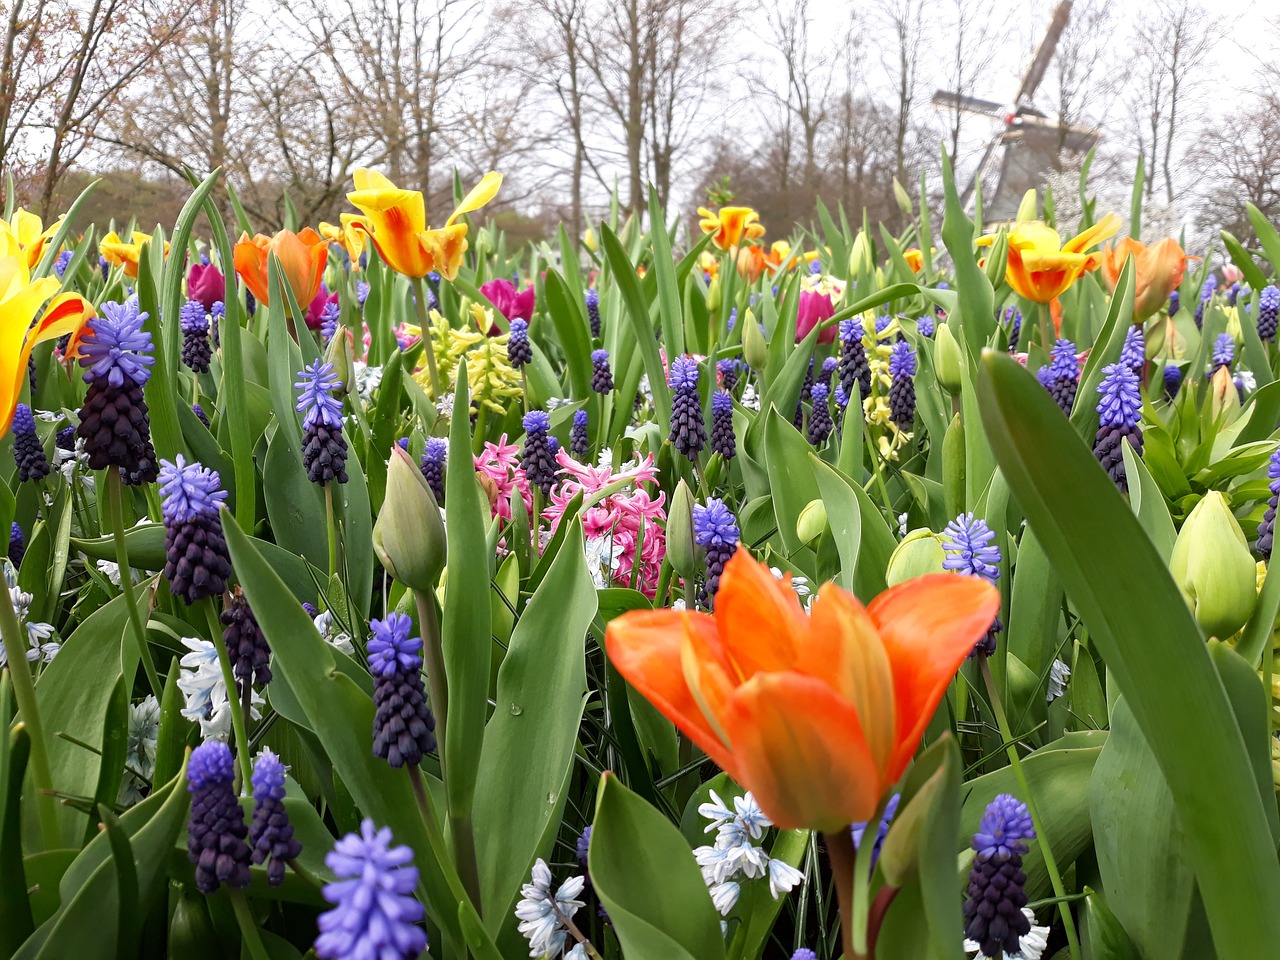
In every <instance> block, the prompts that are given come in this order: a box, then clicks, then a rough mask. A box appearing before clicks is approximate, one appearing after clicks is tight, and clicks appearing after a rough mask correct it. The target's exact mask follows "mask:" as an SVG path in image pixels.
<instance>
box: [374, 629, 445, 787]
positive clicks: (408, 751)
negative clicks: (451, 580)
mask: <svg viewBox="0 0 1280 960" xmlns="http://www.w3.org/2000/svg"><path fill="white" fill-rule="evenodd" d="M369 627H370V629H372V630H373V637H372V638H371V639H370V640H369V644H368V654H369V672H370V673H371V674H373V706H374V711H375V712H374V717H373V755H374V756H375V757H378V758H380V759H382V760H386V761H387V763H388V764H389V765H390V766H392V767H396V768H399V767H403V766H404V765H405V764H409V765H410V766H414V765H416V764H418V763H421V762H422V758H423V756H424V755H425V754H428V753H430V752H431V751H432V750H434V749H435V748H436V736H435V729H436V721H435V717H433V716H432V715H431V709H430V707H429V706H428V705H427V695H426V692H425V690H424V689H423V686H422V639H421V638H420V637H410V636H409V633H410V630H411V628H412V623H411V621H410V620H409V618H408V617H407V616H405V615H404V614H403V613H394V612H393V613H389V614H387V618H386V619H385V620H372V621H370V623H369Z"/></svg>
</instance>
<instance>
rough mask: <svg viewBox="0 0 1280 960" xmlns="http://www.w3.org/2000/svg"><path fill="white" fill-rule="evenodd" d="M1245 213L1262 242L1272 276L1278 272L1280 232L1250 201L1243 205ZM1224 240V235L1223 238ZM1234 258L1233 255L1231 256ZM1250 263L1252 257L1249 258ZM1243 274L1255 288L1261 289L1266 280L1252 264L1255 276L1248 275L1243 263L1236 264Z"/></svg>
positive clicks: (1279, 271) (1279, 265)
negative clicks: (1255, 272)
mask: <svg viewBox="0 0 1280 960" xmlns="http://www.w3.org/2000/svg"><path fill="white" fill-rule="evenodd" d="M1244 209H1245V213H1247V214H1248V215H1249V225H1250V226H1252V227H1253V232H1254V233H1256V234H1257V235H1258V243H1260V244H1262V249H1263V251H1264V252H1265V253H1266V255H1267V261H1268V262H1269V263H1270V264H1271V273H1272V276H1275V275H1278V274H1280V233H1277V232H1276V228H1275V227H1273V226H1272V225H1271V221H1270V220H1268V219H1267V215H1266V214H1265V213H1263V212H1262V211H1261V210H1259V209H1258V208H1257V207H1255V206H1254V205H1253V204H1252V203H1246V204H1245V205H1244ZM1223 239H1224V240H1225V237H1224V238H1223ZM1232 259H1233V260H1234V259H1235V257H1234V256H1233V257H1232ZM1249 263H1250V264H1252V263H1253V261H1252V259H1250V260H1249ZM1236 265H1237V266H1238V267H1240V269H1241V271H1242V272H1244V274H1245V279H1246V280H1248V281H1249V286H1251V287H1253V289H1255V290H1261V289H1262V288H1263V287H1264V286H1266V284H1267V281H1266V279H1265V278H1264V277H1263V276H1262V271H1261V270H1258V268H1257V266H1256V265H1255V266H1254V270H1255V271H1257V276H1256V278H1255V277H1254V276H1250V274H1249V272H1248V271H1246V270H1245V268H1244V265H1243V264H1239V263H1238V264H1236Z"/></svg>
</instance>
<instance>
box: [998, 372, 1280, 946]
mask: <svg viewBox="0 0 1280 960" xmlns="http://www.w3.org/2000/svg"><path fill="white" fill-rule="evenodd" d="M979 387H980V390H981V393H982V400H983V403H982V413H983V418H984V421H985V423H986V424H987V436H988V438H989V440H990V442H991V445H992V449H993V450H994V452H995V455H996V458H997V460H998V461H999V463H1000V466H1001V469H1002V470H1003V472H1004V473H1005V476H1006V477H1007V478H1008V482H1009V486H1010V488H1011V489H1012V490H1013V493H1014V495H1015V496H1016V497H1017V498H1018V502H1019V503H1020V504H1021V506H1022V508H1023V510H1024V511H1025V513H1026V515H1027V520H1028V523H1029V524H1030V525H1031V527H1032V529H1034V530H1035V531H1036V536H1037V537H1039V538H1040V539H1041V542H1042V543H1043V544H1044V547H1045V552H1046V553H1047V554H1048V556H1049V558H1050V560H1051V561H1052V562H1053V564H1054V567H1055V569H1056V570H1057V571H1058V573H1059V575H1060V576H1061V578H1062V581H1063V585H1064V587H1065V588H1066V591H1067V594H1068V596H1069V597H1070V598H1071V600H1072V603H1073V604H1074V606H1075V608H1076V609H1077V610H1078V611H1079V612H1080V614H1081V617H1082V618H1083V620H1084V622H1085V624H1086V625H1087V626H1088V627H1089V630H1090V636H1091V639H1092V641H1093V642H1094V643H1095V645H1096V646H1097V648H1098V649H1099V651H1100V652H1101V653H1102V655H1103V657H1104V658H1105V659H1106V662H1107V666H1108V668H1109V670H1110V671H1111V675H1112V678H1113V679H1114V681H1115V682H1116V684H1117V686H1118V689H1119V691H1120V692H1121V693H1122V694H1124V696H1125V698H1126V700H1127V701H1128V703H1129V706H1130V708H1131V709H1132V710H1133V713H1134V717H1135V718H1136V720H1137V723H1138V727H1139V728H1140V729H1141V730H1142V732H1143V734H1144V735H1145V737H1146V739H1147V741H1148V742H1149V743H1150V745H1151V749H1152V751H1153V753H1154V754H1155V756H1156V758H1157V761H1158V762H1159V765H1160V769H1161V770H1163V772H1164V775H1165V777H1166V778H1167V779H1168V782H1169V787H1170V790H1171V792H1172V794H1173V798H1174V803H1175V806H1176V809H1177V811H1178V815H1179V817H1180V819H1181V822H1182V825H1183V827H1184V829H1185V830H1186V832H1187V837H1188V839H1187V858H1188V861H1189V862H1190V863H1191V865H1192V866H1193V867H1194V868H1195V872H1196V876H1197V878H1198V879H1199V881H1200V889H1201V892H1202V894H1203V897H1204V905H1205V911H1206V913H1207V914H1208V917H1209V923H1210V926H1211V929H1212V930H1213V933H1214V941H1215V943H1216V945H1217V948H1218V950H1219V952H1220V953H1224V954H1228V955H1239V956H1251V955H1255V954H1256V955H1259V956H1261V955H1263V954H1265V953H1266V952H1267V950H1268V949H1269V947H1268V946H1267V944H1270V943H1275V942H1280V913H1276V912H1275V911H1274V910H1272V909H1271V908H1270V907H1268V906H1267V905H1268V904H1275V903H1277V902H1280V865H1278V864H1277V862H1276V858H1275V855H1274V847H1272V844H1271V837H1270V828H1269V825H1268V820H1267V816H1266V813H1265V811H1264V810H1263V807H1262V801H1261V798H1260V797H1259V796H1258V791H1257V788H1256V785H1255V783H1254V778H1253V773H1252V770H1251V769H1250V763H1249V759H1248V755H1247V753H1246V751H1245V746H1244V742H1243V741H1242V739H1241V736H1240V731H1239V728H1238V727H1237V725H1236V723H1235V718H1234V716H1233V715H1232V713H1231V707H1230V704H1229V702H1228V701H1227V698H1226V694H1225V692H1224V691H1223V688H1222V684H1221V682H1220V681H1219V680H1218V678H1217V676H1216V675H1215V673H1214V672H1212V671H1211V670H1210V663H1209V657H1208V653H1207V652H1206V650H1205V646H1204V642H1203V640H1202V639H1201V638H1200V633H1199V630H1198V629H1197V628H1196V625H1195V623H1194V621H1193V620H1192V619H1191V615H1190V613H1189V612H1188V610H1187V606H1186V604H1185V603H1184V602H1182V597H1181V594H1180V592H1179V591H1178V588H1177V587H1176V585H1175V584H1174V582H1173V580H1172V578H1171V576H1170V575H1169V572H1168V570H1167V568H1166V567H1165V564H1164V562H1163V561H1162V560H1161V558H1160V555H1159V553H1158V552H1157V550H1156V548H1155V546H1154V545H1153V544H1152V543H1151V541H1150V539H1149V538H1148V537H1147V535H1146V534H1145V532H1143V530H1142V527H1141V525H1140V524H1139V523H1138V521H1137V518H1136V517H1134V516H1133V514H1132V512H1131V511H1130V510H1129V508H1128V505H1127V504H1125V502H1124V500H1123V499H1122V498H1121V496H1120V494H1119V493H1118V492H1117V491H1116V489H1115V485H1114V484H1113V483H1112V482H1111V480H1110V479H1109V478H1108V477H1107V475H1106V473H1105V472H1104V471H1103V470H1102V469H1101V467H1100V466H1099V465H1098V463H1097V461H1096V460H1095V459H1094V457H1093V454H1092V452H1091V451H1090V450H1089V449H1088V448H1087V447H1086V446H1085V445H1084V443H1083V442H1082V441H1081V440H1080V437H1079V435H1078V434H1076V433H1075V432H1074V431H1073V430H1071V429H1070V427H1069V426H1068V425H1067V424H1065V423H1063V421H1062V418H1061V412H1060V411H1058V410H1057V407H1056V404H1054V402H1053V400H1052V398H1051V397H1049V396H1048V394H1047V393H1045V391H1044V389H1043V388H1042V387H1041V386H1040V385H1039V384H1038V383H1036V381H1035V379H1034V378H1033V377H1032V376H1031V375H1030V374H1028V373H1027V372H1026V371H1025V370H1023V369H1021V368H1020V367H1019V365H1018V363H1017V361H1016V360H1013V359H1012V358H1010V357H1007V356H997V355H994V354H991V353H988V354H986V355H985V356H984V358H983V362H982V364H981V370H980V381H979ZM1134 583H1139V584H1141V585H1142V589H1140V590H1135V589H1133V588H1132V585H1133V584H1134ZM1153 638H1159V643H1155V642H1153ZM1223 796H1230V797H1232V798H1233V806H1234V809H1233V815H1232V816H1230V817H1223V816H1222V811H1221V798H1222V797H1223Z"/></svg>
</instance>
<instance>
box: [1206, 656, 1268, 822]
mask: <svg viewBox="0 0 1280 960" xmlns="http://www.w3.org/2000/svg"><path fill="white" fill-rule="evenodd" d="M1209 656H1210V658H1211V659H1212V660H1213V665H1214V666H1215V667H1216V668H1217V670H1218V676H1219V677H1220V678H1221V679H1222V686H1223V688H1224V689H1225V690H1226V691H1227V697H1228V698H1229V699H1230V700H1231V709H1232V710H1233V711H1235V715H1236V722H1237V723H1238V724H1239V726H1240V735H1241V736H1242V737H1243V738H1244V743H1245V749H1247V750H1248V751H1249V761H1250V764H1251V765H1252V767H1253V777H1254V780H1255V781H1257V784H1258V793H1259V794H1260V795H1261V796H1262V805H1263V807H1264V808H1265V809H1266V812H1267V822H1268V823H1269V824H1270V826H1271V837H1272V840H1273V846H1274V845H1276V844H1280V811H1278V810H1277V809H1276V791H1275V783H1274V782H1273V774H1272V772H1271V730H1270V726H1269V723H1268V720H1267V715H1268V714H1269V713H1270V712H1271V707H1270V701H1271V697H1270V696H1269V695H1268V693H1267V691H1266V689H1265V688H1264V687H1263V686H1262V681H1261V680H1260V679H1259V677H1258V674H1257V673H1255V672H1254V669H1253V667H1252V666H1251V665H1250V663H1249V661H1247V660H1245V658H1244V657H1242V656H1240V654H1239V653H1238V652H1237V651H1236V650H1233V649H1232V648H1231V647H1230V646H1228V645H1227V644H1225V643H1222V642H1221V641H1218V640H1210V641H1209Z"/></svg>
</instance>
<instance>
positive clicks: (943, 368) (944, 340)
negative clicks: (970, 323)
mask: <svg viewBox="0 0 1280 960" xmlns="http://www.w3.org/2000/svg"><path fill="white" fill-rule="evenodd" d="M963 364H964V354H963V353H962V352H961V351H960V344H959V343H958V342H957V341H956V338H955V335H954V334H952V332H951V325H950V324H946V323H940V324H938V328H937V329H936V330H935V331H934V333H933V372H934V373H935V374H936V375H937V377H938V382H939V383H940V384H942V387H943V389H944V390H946V391H947V393H950V394H953V395H954V394H958V393H959V392H960V386H961V384H962V383H963V382H964V378H963V377H962V376H961V373H960V370H961V366H962V365H963Z"/></svg>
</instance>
